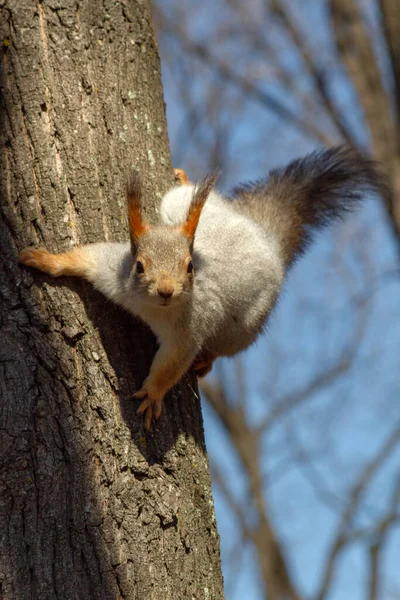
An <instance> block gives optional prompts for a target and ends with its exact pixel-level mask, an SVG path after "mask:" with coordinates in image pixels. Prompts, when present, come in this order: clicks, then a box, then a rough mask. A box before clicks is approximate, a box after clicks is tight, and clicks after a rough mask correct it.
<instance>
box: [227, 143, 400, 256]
mask: <svg viewBox="0 0 400 600" xmlns="http://www.w3.org/2000/svg"><path fill="white" fill-rule="evenodd" d="M368 193H378V194H381V195H384V196H385V197H387V196H388V195H389V189H388V186H387V183H386V178H385V176H384V175H383V174H382V173H381V172H380V171H379V168H378V165H377V163H376V162H374V161H373V160H371V159H369V158H367V157H365V156H363V155H362V154H361V153H359V152H357V151H355V150H352V149H351V148H348V147H346V146H338V147H335V148H330V149H328V150H322V151H316V152H312V153H311V154H308V155H307V156H305V157H304V158H301V159H298V160H294V161H293V162H291V163H289V165H288V166H287V167H284V168H281V169H275V170H273V171H271V173H270V175H269V177H268V179H267V180H265V181H261V182H258V183H256V184H250V185H244V186H240V187H239V188H236V189H235V190H234V197H235V198H236V202H237V204H238V207H240V210H241V211H243V212H244V213H247V214H249V215H250V216H252V217H253V218H254V219H255V220H257V221H258V222H259V223H262V224H263V225H264V226H265V227H266V228H267V229H268V230H269V231H271V233H272V234H273V235H274V236H275V237H276V238H277V239H278V241H279V244H280V246H281V248H282V251H283V254H284V259H285V262H286V264H287V265H288V266H289V265H290V264H291V263H293V262H294V260H296V258H297V257H298V256H299V255H301V254H302V253H303V252H304V250H305V249H306V248H307V245H308V244H309V243H310V241H311V240H312V237H313V233H314V231H316V230H318V229H321V228H323V227H325V226H326V225H328V224H329V223H330V222H331V221H333V220H334V219H337V218H341V217H343V216H344V215H345V213H346V212H347V211H350V210H352V209H353V208H355V206H356V205H357V204H358V202H359V201H360V200H361V199H362V197H363V196H364V195H365V194H368Z"/></svg>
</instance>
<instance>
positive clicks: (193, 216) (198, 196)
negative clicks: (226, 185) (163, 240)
mask: <svg viewBox="0 0 400 600" xmlns="http://www.w3.org/2000/svg"><path fill="white" fill-rule="evenodd" d="M218 175H219V173H218V172H215V173H211V174H210V175H207V176H206V177H205V178H204V179H203V181H202V182H201V183H200V184H199V185H198V186H197V187H196V189H195V192H194V194H193V198H192V201H191V203H190V206H189V212H188V216H187V218H186V221H185V223H184V224H183V225H182V231H183V233H184V234H185V235H186V236H187V237H188V238H190V239H191V240H193V238H194V234H195V233H196V229H197V225H198V224H199V219H200V215H201V211H202V209H203V206H204V204H205V203H206V200H207V198H208V196H209V195H210V192H211V190H212V189H213V187H214V185H215V183H216V181H217V179H218Z"/></svg>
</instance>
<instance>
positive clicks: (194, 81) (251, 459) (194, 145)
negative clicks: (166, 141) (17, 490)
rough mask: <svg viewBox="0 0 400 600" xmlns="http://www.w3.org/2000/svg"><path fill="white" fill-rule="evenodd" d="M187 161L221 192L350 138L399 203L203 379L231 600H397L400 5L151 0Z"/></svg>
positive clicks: (331, 249)
mask: <svg viewBox="0 0 400 600" xmlns="http://www.w3.org/2000/svg"><path fill="white" fill-rule="evenodd" d="M154 13H155V19H156V26H157V29H158V39H159V43H160V52H161V59H162V67H163V80H164V88H165V99H166V103H167V116H168V122H169V135H170V141H171V147H172V154H173V164H174V166H175V167H180V168H183V169H185V170H186V172H187V173H188V175H189V177H190V178H191V179H192V180H196V179H198V178H200V177H202V176H204V174H205V173H206V172H207V171H208V170H209V169H211V168H213V167H216V166H218V167H219V168H221V169H222V177H221V180H220V184H219V186H220V188H221V189H222V190H223V191H229V189H230V188H231V187H233V186H234V185H235V184H237V183H239V182H242V181H246V180H254V179H257V178H262V177H265V176H266V175H267V173H268V171H269V170H270V169H271V168H273V167H276V166H278V165H284V164H286V163H287V162H288V161H290V160H291V159H293V158H295V157H298V156H301V155H303V154H305V153H307V152H309V151H311V150H313V149H316V148H320V147H322V146H327V145H328V146H329V145H333V144H336V143H340V142H346V143H347V144H350V145H352V146H354V147H358V148H362V149H364V150H366V151H367V152H369V153H371V154H372V155H373V156H374V157H376V158H377V159H378V160H380V161H382V163H383V164H384V167H385V170H386V171H387V173H388V174H389V177H390V181H391V185H392V189H393V198H392V201H391V202H390V203H387V204H384V202H383V200H381V199H379V198H366V200H365V203H364V205H363V206H362V209H361V210H360V211H359V212H357V213H356V214H353V215H349V218H348V219H346V221H345V222H344V223H341V224H338V225H336V226H335V227H334V228H332V229H331V230H329V231H328V232H324V233H323V234H322V235H321V236H320V237H319V239H318V241H317V243H315V244H314V245H313V247H312V250H311V251H309V252H308V254H307V255H306V256H305V257H304V258H303V259H302V260H301V261H300V262H299V263H298V264H297V265H296V266H295V268H293V269H292V271H291V272H290V274H289V277H288V279H287V282H286V286H285V291H284V293H283V295H282V298H281V300H280V302H279V305H278V307H277V309H276V310H275V312H274V314H273V315H272V318H271V319H270V321H269V327H268V331H267V333H266V335H265V336H264V337H263V338H262V339H261V340H260V341H259V342H258V344H257V345H256V346H254V347H252V348H251V349H250V350H249V351H248V352H247V353H245V354H243V355H241V356H240V357H238V358H237V359H235V360H231V361H228V360H226V361H224V360H220V361H217V363H216V365H215V366H214V369H213V372H212V374H211V375H210V376H209V377H208V378H207V379H206V380H205V381H204V385H203V388H202V389H203V392H202V393H203V398H204V415H205V432H206V440H207V446H208V451H209V457H210V463H211V469H212V476H213V487H214V496H215V507H216V515H217V521H218V526H219V531H220V535H221V545H222V562H223V573H224V578H225V590H226V598H227V599H228V600H239V599H249V600H262V599H264V598H267V597H268V599H270V600H274V599H279V600H280V599H296V600H297V599H298V600H303V599H305V598H307V599H313V600H327V599H329V600H359V599H360V600H361V599H362V600H365V599H368V600H395V599H400V574H399V573H400V570H399V555H400V531H399V527H398V525H399V517H400V410H399V398H400V378H399V371H400V319H399V316H400V308H399V306H400V302H399V300H400V277H399V241H400V136H399V131H400V129H399V121H400V2H399V1H398V0H246V1H244V0H203V2H195V1H194V0H187V1H186V2H182V1H181V0H155V2H154Z"/></svg>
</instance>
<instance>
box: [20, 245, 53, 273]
mask: <svg viewBox="0 0 400 600" xmlns="http://www.w3.org/2000/svg"><path fill="white" fill-rule="evenodd" d="M18 261H19V262H20V263H22V264H23V265H26V266H27V267H34V268H35V269H39V270H40V271H44V272H45V273H50V275H53V276H57V275H58V274H59V270H60V268H59V265H58V261H57V258H56V256H55V255H54V254H50V252H48V251H47V250H46V249H45V248H25V249H24V250H21V252H20V253H19V256H18Z"/></svg>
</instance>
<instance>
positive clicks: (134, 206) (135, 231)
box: [128, 200, 148, 240]
mask: <svg viewBox="0 0 400 600" xmlns="http://www.w3.org/2000/svg"><path fill="white" fill-rule="evenodd" d="M128 219H129V229H130V231H131V234H132V236H133V238H134V239H135V240H138V239H139V238H140V237H141V236H142V235H143V234H144V233H146V231H148V226H147V225H146V224H145V223H144V222H143V220H142V213H141V210H140V206H139V205H138V203H137V202H135V201H132V200H131V201H130V202H129V205H128Z"/></svg>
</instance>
